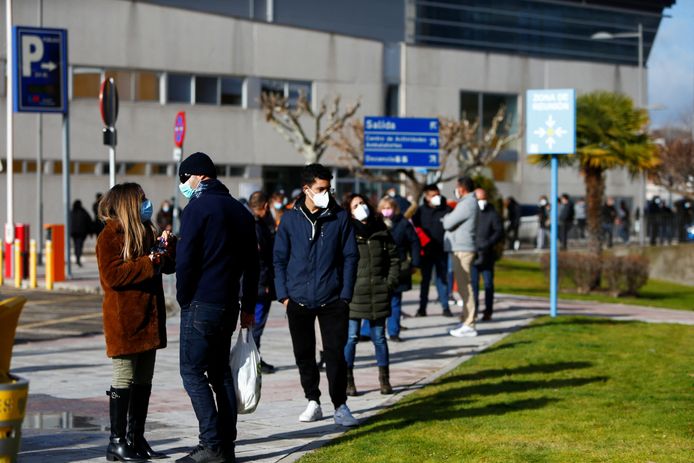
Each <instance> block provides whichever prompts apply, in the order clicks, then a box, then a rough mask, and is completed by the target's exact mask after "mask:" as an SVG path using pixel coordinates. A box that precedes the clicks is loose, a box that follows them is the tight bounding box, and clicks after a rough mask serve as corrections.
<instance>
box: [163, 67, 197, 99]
mask: <svg viewBox="0 0 694 463" xmlns="http://www.w3.org/2000/svg"><path fill="white" fill-rule="evenodd" d="M192 77H193V76H192V75H190V74H168V75H167V76H166V101H167V102H169V103H190V102H191V98H190V96H191V95H190V82H191V79H192Z"/></svg>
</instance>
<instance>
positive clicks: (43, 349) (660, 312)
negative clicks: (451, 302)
mask: <svg viewBox="0 0 694 463" xmlns="http://www.w3.org/2000/svg"><path fill="white" fill-rule="evenodd" d="M89 267H91V269H92V270H91V271H92V272H93V269H94V268H95V267H94V266H89V263H88V264H87V265H85V267H84V279H83V280H80V281H81V282H82V283H81V285H82V286H80V285H78V286H77V287H76V289H78V290H80V289H82V290H83V288H84V286H85V284H84V283H85V282H92V281H94V280H93V279H92V278H89ZM70 283H71V282H67V283H65V285H68V288H66V289H69V284H70ZM97 284H98V282H97ZM87 286H88V285H87ZM73 289H75V288H73ZM417 295H418V291H416V290H414V291H410V292H408V293H406V294H405V297H404V311H405V312H407V313H414V311H415V308H416V304H417V302H416V298H417ZM430 313H432V315H430V316H429V317H426V318H407V319H405V321H404V322H403V324H404V325H405V326H407V327H408V329H407V330H406V331H403V333H402V337H403V338H404V339H405V341H404V342H402V343H389V347H390V351H391V382H392V383H393V386H394V388H395V389H396V394H395V395H392V396H382V395H381V394H380V393H379V392H378V373H377V367H376V364H375V359H374V350H373V346H372V345H371V344H370V343H360V344H359V346H358V347H357V354H358V357H357V367H356V371H355V376H356V383H357V388H358V390H359V391H360V392H362V394H361V395H360V396H358V397H355V398H350V399H349V401H348V404H349V405H350V408H351V409H352V410H353V412H354V413H355V416H357V417H358V418H359V419H365V418H368V417H369V416H372V415H373V414H375V413H378V411H379V410H381V409H383V408H384V407H386V406H388V405H389V404H390V403H393V402H394V401H397V400H399V399H400V398H402V397H403V396H404V395H406V394H408V393H409V392H411V391H413V390H416V389H418V388H420V387H421V386H422V385H424V384H427V383H428V382H430V381H432V380H433V379H435V378H436V377H438V376H440V375H441V374H443V373H445V372H447V371H449V370H450V369H452V368H454V367H455V366H457V365H459V364H460V363H462V362H464V361H466V360H467V359H469V358H470V357H471V356H473V355H474V354H476V353H478V352H480V351H482V350H484V349H485V348H487V347H489V346H490V345H491V344H493V343H496V342H497V341H499V340H500V339H502V338H503V337H504V336H506V335H507V334H509V333H511V332H513V331H514V330H517V329H519V328H520V327H522V326H524V325H525V324H527V323H529V322H530V321H531V320H532V319H533V318H534V317H536V316H538V315H542V314H547V313H548V304H547V301H546V300H543V299H541V298H529V297H514V296H505V295H500V296H499V299H498V301H497V303H496V306H495V317H494V320H493V321H491V322H487V323H483V324H480V325H478V328H479V332H480V336H479V337H477V338H463V339H460V338H453V337H451V336H449V335H448V334H447V330H448V329H449V328H450V327H452V326H454V324H455V319H450V318H444V317H442V316H440V315H439V314H440V309H439V308H438V304H436V303H434V302H432V303H431V304H430ZM559 313H560V314H576V315H594V316H603V317H611V318H616V319H622V320H644V321H652V322H673V323H686V324H694V312H685V311H674V310H665V309H648V308H641V307H633V306H625V305H619V304H598V303H593V302H590V303H574V302H569V303H566V302H561V301H560V304H559ZM178 322H179V320H178V318H171V319H170V320H169V322H168V333H169V347H168V348H167V349H163V350H160V351H159V352H158V358H157V367H156V372H155V378H154V379H155V384H154V390H153V396H152V404H151V407H150V408H151V409H150V417H149V421H148V436H149V439H150V442H151V443H152V445H153V446H154V447H155V448H157V449H158V450H163V451H166V452H167V453H168V454H169V455H170V456H171V458H172V459H174V458H178V457H180V456H182V455H184V454H185V453H186V452H187V451H188V450H189V448H190V447H192V446H194V445H196V444H197V438H196V436H197V422H196V420H195V416H194V414H193V412H192V409H191V406H190V402H189V399H188V397H187V395H186V394H185V392H184V390H183V387H182V384H181V380H180V377H179V375H178V347H179V346H178V334H179V333H178ZM262 352H263V357H264V359H265V360H266V361H268V362H269V363H272V364H274V365H275V366H277V367H278V372H277V373H275V374H273V375H266V376H264V377H263V396H262V399H261V403H260V405H259V407H258V409H257V411H256V412H255V413H253V414H251V415H244V416H240V417H239V426H238V428H239V437H238V441H237V456H238V460H239V461H241V462H243V461H258V462H279V461H281V462H291V461H295V460H297V459H298V458H299V457H300V456H301V455H303V454H304V453H305V452H307V451H309V450H311V449H314V448H316V447H318V446H320V445H323V444H325V443H326V442H328V441H329V440H330V439H332V438H334V437H336V436H337V435H339V434H340V433H341V432H343V431H344V429H343V428H340V427H338V426H336V425H335V424H334V422H333V419H332V413H333V409H332V406H331V405H330V403H329V397H328V395H327V384H326V380H325V378H324V376H323V377H322V381H321V387H322V390H323V392H324V395H323V411H324V415H325V416H326V418H324V419H323V420H321V421H319V422H316V423H299V422H298V420H297V418H298V415H299V414H300V413H301V411H303V408H304V407H305V405H306V401H305V399H304V398H303V392H302V391H301V387H300V385H299V375H298V372H297V369H296V367H295V366H294V359H293V355H292V351H291V341H290V339H289V333H288V329H287V323H286V319H285V317H284V308H283V307H282V306H281V305H280V304H277V303H276V304H274V305H273V307H272V310H271V314H270V320H269V322H268V326H267V328H266V331H265V334H264V336H263V345H262ZM12 372H13V373H15V374H17V375H20V376H22V377H25V378H27V379H29V380H30V398H29V402H28V406H27V415H26V419H25V422H24V428H25V429H24V437H23V442H22V452H21V454H20V459H19V461H20V462H21V463H33V462H37V463H38V462H45V461H51V462H53V463H62V462H76V461H80V462H82V461H84V462H91V461H94V462H97V461H99V462H100V461H104V460H103V459H104V451H105V446H106V443H107V438H108V434H107V431H106V429H107V426H108V403H107V398H106V395H105V391H106V389H108V387H109V385H110V375H111V364H110V361H109V360H108V359H107V358H106V356H105V353H104V341H103V337H102V336H87V337H80V338H64V339H60V340H56V341H45V342H31V343H26V344H21V345H17V346H15V349H14V355H13V363H12ZM164 461H167V460H164ZM169 461H171V460H169Z"/></svg>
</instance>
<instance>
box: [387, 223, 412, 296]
mask: <svg viewBox="0 0 694 463" xmlns="http://www.w3.org/2000/svg"><path fill="white" fill-rule="evenodd" d="M388 223H389V222H388V221H386V224H388ZM389 226H390V234H391V235H392V236H393V241H395V246H396V247H397V248H398V257H399V258H400V263H399V268H400V278H399V281H398V283H399V286H398V287H397V289H396V291H398V292H404V291H407V290H409V289H412V267H419V266H420V262H419V261H420V245H419V238H418V237H417V232H416V231H415V229H414V226H413V225H412V224H411V223H410V221H409V220H407V219H406V218H405V217H403V215H402V214H398V215H396V216H395V217H393V219H392V221H390V225H389Z"/></svg>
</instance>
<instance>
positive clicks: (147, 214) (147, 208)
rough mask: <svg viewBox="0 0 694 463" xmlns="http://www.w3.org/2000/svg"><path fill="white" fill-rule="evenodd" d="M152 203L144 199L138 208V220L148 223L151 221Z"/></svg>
mask: <svg viewBox="0 0 694 463" xmlns="http://www.w3.org/2000/svg"><path fill="white" fill-rule="evenodd" d="M153 210H154V209H153V207H152V201H150V200H149V199H145V200H144V201H142V205H141V206H140V218H141V219H142V222H149V221H150V220H152V211H153Z"/></svg>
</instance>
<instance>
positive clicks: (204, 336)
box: [176, 153, 259, 463]
mask: <svg viewBox="0 0 694 463" xmlns="http://www.w3.org/2000/svg"><path fill="white" fill-rule="evenodd" d="M178 175H179V178H180V181H181V184H180V185H179V189H180V190H181V193H182V194H183V196H185V197H186V198H188V199H189V200H190V202H189V203H188V205H187V206H186V208H185V210H184V211H183V217H182V220H181V231H180V235H181V236H180V238H179V240H178V244H177V246H176V298H177V299H178V303H179V305H180V306H181V338H180V367H181V378H182V379H183V387H184V388H185V390H186V392H187V393H188V395H189V396H190V400H191V402H192V404H193V410H194V411H195V415H196V417H197V418H198V423H199V427H200V436H199V439H200V444H199V445H198V446H197V447H196V448H195V449H193V450H192V451H191V452H190V453H189V454H188V455H186V456H185V457H183V458H180V459H178V460H176V461H177V462H179V463H224V462H227V463H230V462H234V461H235V457H234V441H235V440H236V417H237V411H236V393H235V390H234V381H233V378H232V374H231V369H230V367H229V349H230V347H231V335H232V333H233V332H234V329H235V328H236V321H237V319H238V317H239V305H240V309H241V327H242V328H248V327H250V326H252V325H253V318H254V313H255V302H256V301H255V299H256V294H257V287H258V271H259V270H258V244H257V241H256V236H255V223H254V220H253V216H252V215H251V213H250V212H249V211H248V210H247V209H246V208H245V207H244V206H243V205H242V204H241V203H240V202H238V201H237V200H236V199H234V198H232V197H231V195H230V194H229V190H228V189H227V188H226V187H225V186H224V185H223V184H222V183H221V182H220V181H219V180H217V169H216V167H215V165H214V163H213V162H212V160H211V159H210V158H209V156H207V155H206V154H205V153H194V154H191V155H190V156H188V157H187V158H186V159H185V160H184V161H183V162H182V163H181V166H180V169H179V171H178ZM241 285H243V288H241ZM239 294H242V296H241V300H240V301H239ZM239 302H240V304H239ZM210 386H211V387H212V388H211V389H210ZM213 392H214V394H213Z"/></svg>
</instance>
